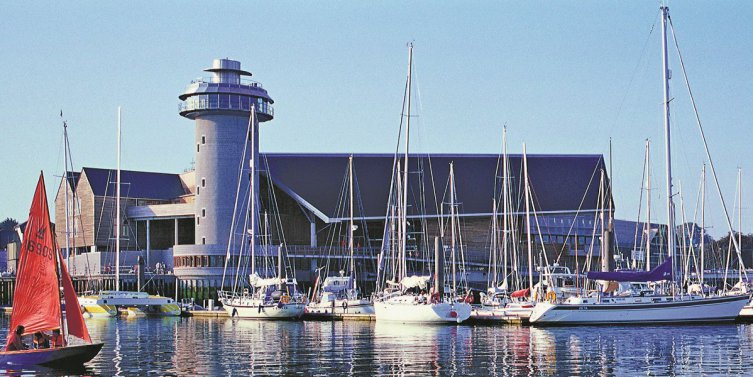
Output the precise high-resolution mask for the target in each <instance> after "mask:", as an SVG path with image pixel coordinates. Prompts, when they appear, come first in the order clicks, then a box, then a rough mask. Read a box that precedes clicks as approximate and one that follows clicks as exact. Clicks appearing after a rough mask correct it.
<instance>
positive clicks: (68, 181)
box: [60, 111, 73, 271]
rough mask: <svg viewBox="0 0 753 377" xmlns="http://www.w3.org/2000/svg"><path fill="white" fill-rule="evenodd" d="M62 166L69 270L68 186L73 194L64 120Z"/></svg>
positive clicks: (66, 127)
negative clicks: (63, 170) (69, 177)
mask: <svg viewBox="0 0 753 377" xmlns="http://www.w3.org/2000/svg"><path fill="white" fill-rule="evenodd" d="M60 115H61V117H62V115H63V112H62V111H60ZM63 155H64V157H63V166H64V169H65V172H64V173H63V179H64V180H65V187H66V188H65V252H66V253H68V261H67V262H68V271H70V270H71V244H70V239H71V227H70V224H69V220H70V213H69V212H68V211H69V209H68V208H69V205H68V188H69V187H70V190H71V194H73V186H72V185H71V181H70V180H68V158H69V156H68V123H67V122H66V121H63Z"/></svg>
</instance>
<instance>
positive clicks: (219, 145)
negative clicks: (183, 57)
mask: <svg viewBox="0 0 753 377" xmlns="http://www.w3.org/2000/svg"><path fill="white" fill-rule="evenodd" d="M204 71H206V72H211V74H212V76H211V78H208V79H197V80H194V81H192V82H191V83H190V84H189V85H188V87H187V88H186V91H185V92H184V93H183V94H181V95H180V96H179V98H180V99H181V101H182V102H181V104H180V115H181V116H184V117H186V118H188V119H192V120H194V123H195V130H196V139H195V147H196V148H195V152H194V153H195V156H196V158H195V161H196V165H195V168H196V170H195V174H196V188H195V189H196V195H195V199H194V204H195V206H196V220H195V225H196V227H195V242H196V244H195V245H176V247H175V248H174V250H173V255H174V256H175V257H177V256H187V255H194V256H210V257H213V256H214V257H217V256H224V255H225V252H226V247H227V243H228V238H229V233H230V227H231V223H232V218H233V207H234V204H235V195H236V190H237V187H238V177H239V168H240V167H241V159H242V158H243V154H244V151H245V155H246V159H245V161H244V162H243V167H244V169H246V170H247V169H248V168H249V161H250V160H251V158H252V156H251V153H252V146H255V148H253V150H255V151H256V152H257V153H258V123H257V125H253V126H252V127H251V132H249V133H248V134H247V132H248V129H249V118H250V115H251V109H252V108H255V109H256V118H257V120H258V122H266V121H269V120H271V119H272V118H274V110H273V108H272V104H273V103H274V101H273V100H272V98H271V97H270V96H269V94H267V91H266V90H264V88H262V86H261V84H259V83H256V82H253V81H250V80H248V79H245V78H244V76H251V73H250V72H248V71H244V70H242V69H241V63H240V62H238V61H234V60H229V59H215V60H214V61H213V62H212V67H211V68H207V69H205V70H204ZM248 178H249V177H248V176H247V174H243V178H242V179H241V182H240V192H241V193H244V192H248V188H249V179H248ZM255 178H256V177H255ZM255 181H256V182H258V180H255ZM239 216H240V215H239ZM212 260H218V258H212ZM197 267H198V266H197ZM218 267H219V270H217V268H218ZM180 270H184V269H180ZM175 272H176V275H178V276H179V277H181V278H183V277H185V278H206V279H210V278H214V277H216V276H217V275H220V276H221V275H222V268H221V266H217V265H216V264H215V263H213V262H210V265H209V266H207V265H206V263H205V264H203V265H202V266H201V267H200V268H188V269H185V270H184V271H179V269H176V271H175ZM180 275H184V276H180ZM204 280H205V279H204ZM212 285H213V286H216V285H215V284H214V283H212Z"/></svg>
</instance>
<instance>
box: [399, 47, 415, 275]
mask: <svg viewBox="0 0 753 377" xmlns="http://www.w3.org/2000/svg"><path fill="white" fill-rule="evenodd" d="M412 73H413V43H409V44H408V88H407V90H408V98H407V101H406V104H407V111H406V118H405V125H406V126H405V163H404V166H403V193H402V194H403V202H402V203H401V204H402V209H401V212H402V223H401V228H402V231H403V235H402V239H401V242H402V245H401V246H402V259H403V260H402V264H403V277H405V276H407V275H408V271H407V265H406V261H405V254H406V249H407V246H408V243H407V240H408V151H409V146H410V100H411V84H412V83H411V80H412V78H411V75H412Z"/></svg>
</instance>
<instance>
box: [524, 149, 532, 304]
mask: <svg viewBox="0 0 753 377" xmlns="http://www.w3.org/2000/svg"><path fill="white" fill-rule="evenodd" d="M523 181H524V182H525V188H524V190H525V200H526V238H527V240H526V241H527V244H528V289H529V290H530V291H529V293H530V294H531V296H533V250H532V247H533V246H532V241H531V203H530V192H529V191H530V187H529V186H528V156H527V154H526V144H525V143H523Z"/></svg>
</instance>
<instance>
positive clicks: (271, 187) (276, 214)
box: [264, 155, 295, 276]
mask: <svg viewBox="0 0 753 377" xmlns="http://www.w3.org/2000/svg"><path fill="white" fill-rule="evenodd" d="M264 163H265V165H266V168H267V170H266V173H267V186H268V187H269V191H270V193H271V199H272V200H271V202H272V203H270V204H271V205H270V207H272V208H273V212H272V217H273V220H276V225H277V226H278V227H279V228H278V229H279V232H280V241H281V245H280V248H279V251H278V252H279V253H281V252H283V249H284V250H285V259H286V260H287V262H288V266H286V268H285V271H286V272H287V267H290V270H291V273H292V276H295V264H293V263H291V261H290V253H289V252H288V245H287V243H286V242H285V230H284V229H283V227H282V217H281V216H280V208H279V204H278V203H277V194H276V193H275V190H274V185H273V183H272V169H271V168H270V167H269V159H268V158H267V156H266V155H265V156H264Z"/></svg>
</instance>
